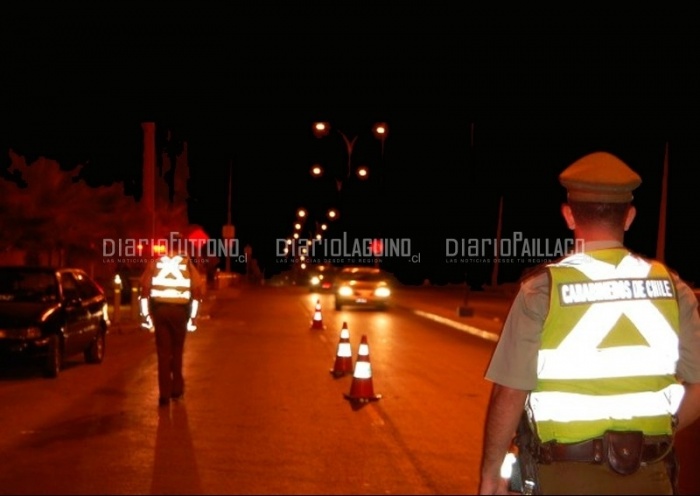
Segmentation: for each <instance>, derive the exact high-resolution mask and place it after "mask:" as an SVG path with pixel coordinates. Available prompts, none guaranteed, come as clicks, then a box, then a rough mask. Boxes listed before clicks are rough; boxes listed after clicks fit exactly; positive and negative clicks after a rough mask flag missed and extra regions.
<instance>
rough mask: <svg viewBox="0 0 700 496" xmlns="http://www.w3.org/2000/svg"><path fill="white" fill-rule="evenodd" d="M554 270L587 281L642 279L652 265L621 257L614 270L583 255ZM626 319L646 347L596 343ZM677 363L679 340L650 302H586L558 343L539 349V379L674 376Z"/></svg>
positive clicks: (570, 259) (604, 263) (565, 262)
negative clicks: (578, 274)
mask: <svg viewBox="0 0 700 496" xmlns="http://www.w3.org/2000/svg"><path fill="white" fill-rule="evenodd" d="M558 265H559V266H569V267H574V268H576V269H577V270H579V271H580V272H582V273H583V274H585V275H586V276H587V277H588V278H589V279H591V280H592V281H597V280H604V279H611V278H645V277H648V275H649V272H650V270H651V264H649V263H648V262H646V261H644V260H641V259H639V258H636V257H633V256H631V255H628V256H626V257H625V258H624V259H623V260H622V261H621V263H620V264H619V265H618V266H617V267H615V266H614V265H612V264H609V263H607V262H602V261H600V260H596V259H594V258H592V257H590V256H588V255H585V254H578V255H574V256H572V257H570V258H568V259H566V260H564V261H562V262H561V263H560V264H558ZM623 315H625V316H626V317H627V318H628V319H629V320H630V321H631V322H632V323H633V324H634V326H635V327H636V328H637V329H638V331H639V333H640V334H641V335H642V336H643V337H644V339H645V340H646V341H647V342H648V343H649V347H646V346H617V347H613V348H598V345H599V344H600V343H601V342H602V341H603V340H604V339H605V337H606V336H607V335H608V334H609V333H610V331H611V330H612V329H613V327H614V326H615V324H616V323H617V321H618V320H619V319H620V317H622V316H623ZM677 361H678V336H677V334H676V332H675V331H674V329H673V327H672V326H671V324H669V322H668V321H667V320H666V319H665V318H664V316H663V314H662V313H661V312H660V311H659V309H658V308H657V307H656V306H655V305H654V304H653V303H652V302H651V301H649V300H634V301H629V300H624V301H606V302H599V303H591V304H590V307H589V309H588V310H587V311H586V312H585V314H584V315H583V316H582V317H581V319H580V320H579V321H578V322H577V323H576V325H574V327H573V329H572V330H571V331H570V332H569V334H568V335H567V336H566V337H565V338H564V340H563V341H562V342H561V344H560V345H559V346H558V347H557V348H556V349H553V350H540V352H539V355H538V377H539V378H540V379H599V378H615V377H633V376H652V375H667V374H673V373H675V370H676V362H677Z"/></svg>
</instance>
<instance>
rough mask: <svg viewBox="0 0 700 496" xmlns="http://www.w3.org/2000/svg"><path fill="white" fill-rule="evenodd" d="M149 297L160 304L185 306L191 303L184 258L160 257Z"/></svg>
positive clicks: (187, 267) (186, 265) (186, 263)
mask: <svg viewBox="0 0 700 496" xmlns="http://www.w3.org/2000/svg"><path fill="white" fill-rule="evenodd" d="M149 297H150V298H151V301H153V302H160V303H176V304H187V303H190V301H192V280H191V276H190V270H189V263H188V259H187V258H186V257H183V256H181V255H176V256H174V257H170V256H162V257H161V258H159V259H158V260H157V261H156V268H155V271H154V274H153V277H152V278H151V292H150V295H149Z"/></svg>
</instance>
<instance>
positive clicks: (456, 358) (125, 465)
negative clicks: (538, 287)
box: [0, 288, 700, 494]
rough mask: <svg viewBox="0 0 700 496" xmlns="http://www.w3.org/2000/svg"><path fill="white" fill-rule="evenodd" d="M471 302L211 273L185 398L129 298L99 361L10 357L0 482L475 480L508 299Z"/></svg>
mask: <svg viewBox="0 0 700 496" xmlns="http://www.w3.org/2000/svg"><path fill="white" fill-rule="evenodd" d="M317 301H320V303H321V305H322V309H323V326H324V328H323V329H312V328H311V320H312V317H313V312H314V306H315V303H316V302H317ZM464 303H465V301H464V294H463V293H462V292H461V291H460V290H459V289H458V288H457V289H455V288H451V289H445V288H443V289H437V288H420V289H415V290H400V291H398V292H397V300H396V302H395V305H394V306H393V307H392V308H391V309H390V310H389V311H387V312H373V311H365V310H352V309H343V310H342V311H340V312H336V311H335V310H332V308H333V305H332V297H331V296H329V295H316V294H309V293H308V291H306V290H305V289H304V288H246V289H245V290H243V291H239V290H231V289H226V290H217V291H212V292H210V294H209V298H208V301H207V304H206V306H205V313H206V314H207V316H208V317H209V318H206V319H204V320H202V321H201V322H200V329H199V330H198V331H197V332H195V333H191V334H188V338H187V351H186V356H185V374H186V378H187V392H186V395H185V399H184V401H182V402H178V403H174V404H172V405H171V406H169V407H166V408H158V407H157V390H156V368H155V367H156V360H155V353H154V345H153V334H150V333H148V332H144V331H141V330H138V328H137V327H136V326H135V325H134V322H132V321H130V320H129V319H128V318H127V315H128V311H125V312H122V317H123V318H122V321H121V322H120V323H119V324H118V325H116V326H115V327H114V328H113V332H111V333H110V335H109V340H108V350H107V357H106V359H105V362H104V363H103V364H101V365H97V366H95V365H87V364H85V363H83V360H82V358H81V357H73V358H71V359H70V360H69V361H68V362H67V366H66V368H65V369H64V370H63V371H62V373H61V375H60V376H59V378H58V379H56V380H48V379H44V378H43V377H41V376H40V375H39V374H38V372H37V371H36V370H35V369H33V368H32V367H30V366H28V365H27V366H19V365H14V366H9V367H8V366H5V367H3V368H2V370H1V371H0V418H2V419H3V422H1V423H0V459H1V460H2V461H3V463H2V465H1V466H0V467H1V468H0V493H2V494H41V493H44V494H47V493H49V494H176V493H179V494H379V493H383V494H473V493H475V492H476V490H477V484H478V467H479V461H480V450H481V440H482V432H483V420H484V416H485V411H486V405H487V402H488V394H489V391H490V385H489V384H488V383H486V381H484V380H483V373H484V370H485V368H486V366H487V364H488V360H489V357H490V354H491V352H492V350H493V346H494V345H495V341H496V340H497V337H498V331H499V330H500V326H501V325H502V320H503V318H504V317H505V314H506V312H507V309H508V306H509V300H508V298H498V297H494V296H493V295H484V294H472V295H471V298H470V300H469V301H468V303H469V306H471V307H472V308H473V309H474V314H473V315H472V316H471V317H459V316H458V315H457V308H456V307H457V306H460V305H463V304H464ZM127 310H128V309H127ZM343 323H346V324H347V325H348V328H349V331H350V341H351V346H352V350H353V356H354V360H356V353H357V350H358V347H359V343H360V340H361V338H362V336H365V337H366V339H367V343H368V346H369V357H370V363H371V372H372V375H371V380H370V384H371V385H372V389H373V391H374V393H375V394H377V395H381V397H380V398H378V399H377V400H376V401H367V402H362V403H356V402H352V401H349V400H348V399H347V398H346V395H347V394H348V393H349V392H350V390H351V388H352V385H353V381H354V380H355V379H354V378H353V377H352V376H351V375H347V376H343V377H339V378H334V377H333V376H332V375H331V374H330V370H331V368H332V366H333V363H334V361H335V355H336V351H337V345H338V341H339V330H340V328H341V326H342V324H343ZM364 384H366V383H364ZM697 427H698V426H697V425H696V426H694V427H693V428H691V429H689V430H688V431H685V432H683V433H681V435H679V438H678V446H679V452H680V455H681V463H682V466H683V469H682V471H681V489H682V492H683V494H698V489H700V484H699V483H698V479H697V477H698V474H699V473H700V470H698V469H699V468H700V464H698V461H697V460H696V459H695V453H696V452H697V450H696V449H695V446H697V444H696V442H697V441H698V432H699V429H697Z"/></svg>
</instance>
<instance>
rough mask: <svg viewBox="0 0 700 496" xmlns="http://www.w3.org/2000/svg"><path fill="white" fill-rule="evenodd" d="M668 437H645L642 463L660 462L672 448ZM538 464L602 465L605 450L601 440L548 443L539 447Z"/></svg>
mask: <svg viewBox="0 0 700 496" xmlns="http://www.w3.org/2000/svg"><path fill="white" fill-rule="evenodd" d="M672 443H673V441H672V439H671V437H670V436H645V438H644V447H643V449H642V462H652V461H656V460H660V459H662V458H664V457H665V456H666V455H668V454H669V453H670V451H671V447H672ZM539 461H540V463H552V462H589V463H603V462H604V461H605V450H604V445H603V438H595V439H589V440H587V441H582V442H580V443H570V444H569V443H557V442H554V441H550V442H548V443H543V444H541V445H540V447H539Z"/></svg>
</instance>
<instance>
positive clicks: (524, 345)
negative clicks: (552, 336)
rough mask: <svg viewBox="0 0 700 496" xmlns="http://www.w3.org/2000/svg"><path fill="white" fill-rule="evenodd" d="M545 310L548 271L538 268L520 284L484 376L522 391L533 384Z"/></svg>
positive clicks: (547, 291) (547, 294) (528, 388)
mask: <svg viewBox="0 0 700 496" xmlns="http://www.w3.org/2000/svg"><path fill="white" fill-rule="evenodd" d="M548 311H549V275H548V273H547V272H546V271H541V272H539V273H538V274H536V275H533V276H532V277H531V278H529V279H527V280H525V281H524V282H523V283H522V284H521V286H520V290H519V291H518V294H517V295H516V297H515V300H514V301H513V304H512V306H511V308H510V311H509V312H508V317H507V318H506V321H505V323H504V325H503V329H502V331H501V337H500V339H499V341H498V343H497V344H496V349H495V350H494V353H493V355H492V357H491V362H490V364H489V367H488V369H487V371H486V379H487V380H489V381H491V382H495V383H497V384H500V385H502V386H507V387H510V388H513V389H520V390H524V391H531V390H533V389H534V388H535V386H536V385H537V357H538V353H539V349H540V343H541V335H542V326H543V324H544V320H545V318H546V316H547V312H548Z"/></svg>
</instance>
